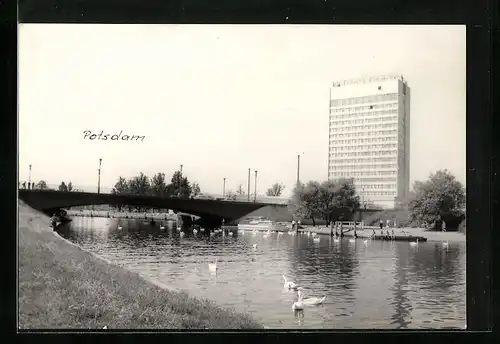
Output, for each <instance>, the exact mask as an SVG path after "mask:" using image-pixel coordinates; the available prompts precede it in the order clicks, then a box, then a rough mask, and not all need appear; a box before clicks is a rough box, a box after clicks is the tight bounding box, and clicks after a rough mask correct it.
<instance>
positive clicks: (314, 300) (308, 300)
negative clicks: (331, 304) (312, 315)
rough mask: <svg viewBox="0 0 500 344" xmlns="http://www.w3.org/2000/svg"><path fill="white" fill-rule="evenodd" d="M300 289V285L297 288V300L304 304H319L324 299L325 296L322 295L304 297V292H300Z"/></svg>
mask: <svg viewBox="0 0 500 344" xmlns="http://www.w3.org/2000/svg"><path fill="white" fill-rule="evenodd" d="M302 290H304V288H301V287H299V288H297V294H298V295H299V302H301V303H302V304H304V305H309V306H315V305H320V304H322V303H323V301H325V299H326V296H323V297H315V296H313V297H308V298H304V293H303V292H302Z"/></svg>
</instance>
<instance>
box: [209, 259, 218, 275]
mask: <svg viewBox="0 0 500 344" xmlns="http://www.w3.org/2000/svg"><path fill="white" fill-rule="evenodd" d="M218 259H219V258H215V263H209V264H208V270H210V271H212V272H215V271H217V260H218Z"/></svg>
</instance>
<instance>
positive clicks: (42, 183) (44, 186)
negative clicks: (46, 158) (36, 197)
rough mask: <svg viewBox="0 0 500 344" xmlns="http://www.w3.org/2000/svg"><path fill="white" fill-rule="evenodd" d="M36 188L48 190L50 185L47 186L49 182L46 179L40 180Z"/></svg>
mask: <svg viewBox="0 0 500 344" xmlns="http://www.w3.org/2000/svg"><path fill="white" fill-rule="evenodd" d="M36 188H37V189H40V190H46V189H48V188H49V187H48V186H47V182H46V181H45V180H40V181H39V182H38V183H37V184H36Z"/></svg>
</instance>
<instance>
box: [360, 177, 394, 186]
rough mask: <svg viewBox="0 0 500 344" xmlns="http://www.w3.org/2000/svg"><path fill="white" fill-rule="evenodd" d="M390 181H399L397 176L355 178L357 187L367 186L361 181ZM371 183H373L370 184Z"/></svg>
mask: <svg viewBox="0 0 500 344" xmlns="http://www.w3.org/2000/svg"><path fill="white" fill-rule="evenodd" d="M375 182H379V183H389V182H393V183H395V182H397V178H396V177H372V178H354V184H355V185H356V187H357V188H360V187H365V186H366V185H361V184H360V183H375ZM369 185H371V184H369ZM384 185H387V184H384Z"/></svg>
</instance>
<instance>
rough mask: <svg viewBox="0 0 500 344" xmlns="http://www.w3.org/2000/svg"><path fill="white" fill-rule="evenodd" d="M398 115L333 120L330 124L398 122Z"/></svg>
mask: <svg viewBox="0 0 500 344" xmlns="http://www.w3.org/2000/svg"><path fill="white" fill-rule="evenodd" d="M397 121H398V116H384V117H377V118H367V119H351V120H331V121H330V126H336V127H338V126H341V125H353V124H371V123H387V122H391V124H392V123H393V122H395V124H397Z"/></svg>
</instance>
